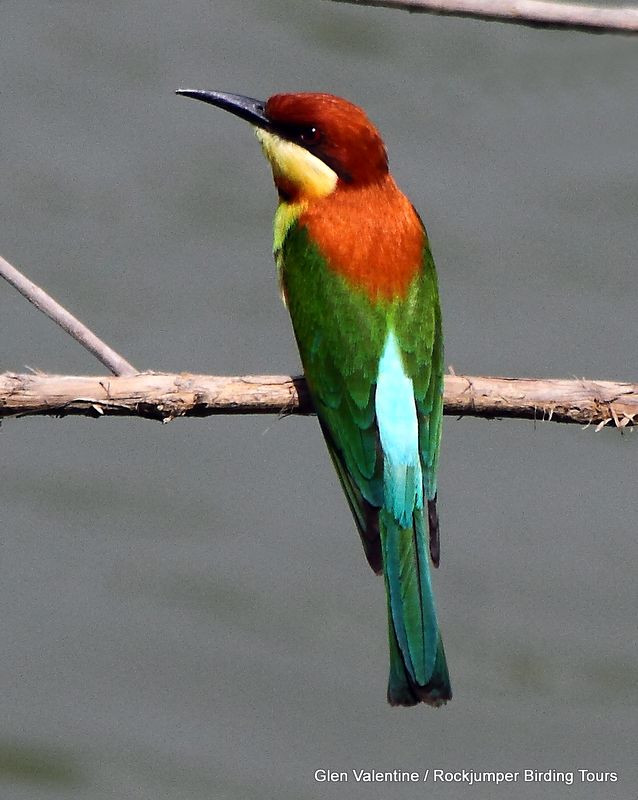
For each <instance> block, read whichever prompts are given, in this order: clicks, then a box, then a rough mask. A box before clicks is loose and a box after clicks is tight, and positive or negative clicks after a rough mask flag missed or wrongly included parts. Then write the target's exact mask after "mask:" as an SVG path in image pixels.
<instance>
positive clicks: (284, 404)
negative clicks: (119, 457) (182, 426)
mask: <svg viewBox="0 0 638 800" xmlns="http://www.w3.org/2000/svg"><path fill="white" fill-rule="evenodd" d="M444 399H445V413H446V414H451V415H456V416H472V417H484V418H493V417H512V418H517V419H533V420H538V421H541V420H547V421H549V420H553V421H554V422H569V423H577V424H580V425H590V424H591V425H596V426H597V427H598V428H600V427H603V426H605V425H607V424H610V425H611V426H612V427H619V428H624V427H628V426H632V425H638V384H630V383H614V382H611V381H587V380H538V379H532V378H523V379H520V378H487V377H470V376H463V375H446V376H445V398H444ZM312 413H313V407H312V402H311V400H310V396H309V394H308V390H307V387H306V382H305V380H304V379H303V378H291V377H289V376H286V375H282V376H278V375H271V376H263V375H250V376H245V377H219V376H212V375H191V374H188V373H183V374H180V375H163V374H142V375H134V376H130V377H129V376H125V377H118V378H111V377H91V376H72V375H14V374H10V373H6V374H4V375H0V418H2V417H5V418H6V417H15V416H26V415H51V416H60V417H61V416H67V415H83V416H92V417H101V416H135V417H146V418H149V419H156V420H161V421H163V422H168V421H170V420H172V419H174V418H176V417H206V416H210V415H213V414H312Z"/></svg>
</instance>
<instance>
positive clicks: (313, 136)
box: [299, 125, 321, 147]
mask: <svg viewBox="0 0 638 800" xmlns="http://www.w3.org/2000/svg"><path fill="white" fill-rule="evenodd" d="M299 141H300V142H301V143H302V144H303V145H306V147H308V146H311V145H317V144H319V142H320V141H321V131H320V130H319V128H317V127H316V126H315V125H309V126H308V127H307V128H302V129H301V130H300V131H299Z"/></svg>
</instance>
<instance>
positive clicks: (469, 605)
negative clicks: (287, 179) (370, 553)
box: [0, 0, 638, 800]
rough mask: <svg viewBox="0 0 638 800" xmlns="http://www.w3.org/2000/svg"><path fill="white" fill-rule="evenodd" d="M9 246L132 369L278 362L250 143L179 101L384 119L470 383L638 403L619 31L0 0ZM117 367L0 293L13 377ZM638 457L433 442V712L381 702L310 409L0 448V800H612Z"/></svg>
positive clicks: (305, 9) (349, 542)
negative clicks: (442, 663) (448, 777)
mask: <svg viewBox="0 0 638 800" xmlns="http://www.w3.org/2000/svg"><path fill="white" fill-rule="evenodd" d="M0 44H1V47H0V74H1V75H2V79H1V84H0V100H1V104H2V112H1V115H0V135H1V142H2V158H1V160H0V182H1V183H0V185H1V187H2V191H1V193H0V234H1V235H0V252H2V254H3V255H4V256H5V257H6V258H8V259H9V260H10V261H12V262H14V263H15V264H16V265H17V266H19V267H21V268H22V269H23V270H24V271H25V272H26V274H27V275H28V276H29V277H30V278H32V279H33V280H35V281H36V282H38V283H40V284H41V285H42V286H43V287H45V288H46V289H47V290H48V291H49V292H51V294H53V296H54V297H56V298H57V299H59V300H60V301H61V302H62V303H63V304H65V305H66V306H67V307H68V308H69V309H70V310H72V311H74V312H75V313H77V314H78V316H80V317H81V318H82V319H83V320H84V321H85V322H86V323H88V324H89V325H90V326H91V327H92V328H93V329H94V330H95V331H96V332H97V333H98V334H99V335H102V336H103V337H104V338H105V339H106V340H107V341H108V342H109V343H110V344H111V345H112V346H113V347H115V348H116V349H117V350H119V351H120V352H121V353H122V354H123V355H125V356H126V357H127V358H128V359H129V360H130V361H132V362H133V364H135V365H136V366H137V367H138V368H139V369H156V370H162V371H196V372H203V373H214V374H245V373H278V374H281V373H296V372H298V371H299V369H300V367H299V361H298V356H297V353H296V349H295V345H294V341H293V338H292V334H291V329H290V326H289V321H288V318H287V314H286V312H285V310H284V308H283V307H282V305H281V303H280V302H279V298H278V291H277V286H276V279H275V273H274V266H273V264H272V259H271V255H270V250H271V225H272V215H273V211H274V207H275V192H274V189H273V186H272V181H271V176H270V172H269V169H268V166H267V164H266V163H265V161H264V160H263V158H262V156H261V154H260V152H259V148H258V145H257V143H256V142H255V140H254V137H253V136H252V134H251V132H250V130H249V129H248V127H247V126H246V125H245V124H243V123H241V122H240V121H239V120H237V119H235V118H233V117H231V116H230V115H227V114H224V113H223V112H221V111H218V110H215V109H213V108H211V107H207V106H205V105H203V104H197V103H195V102H192V101H191V100H187V99H185V98H180V97H176V96H175V95H174V90H175V89H176V88H178V87H180V86H186V87H191V88H208V89H221V90H226V91H234V92H239V93H244V94H248V95H251V96H254V97H267V96H268V95H270V94H272V93H274V92H277V91H296V90H322V91H330V92H334V93H336V94H340V95H344V96H345V97H347V98H349V99H351V100H353V101H355V102H357V103H359V104H360V105H362V106H363V107H365V108H366V110H367V111H368V113H369V115H370V117H371V118H372V119H373V120H374V121H375V123H376V124H377V125H378V127H379V128H380V130H381V132H382V134H383V136H384V138H385V140H386V143H387V145H388V149H389V153H390V162H391V168H392V170H393V172H394V174H395V177H396V178H397V180H398V182H399V184H400V185H401V186H402V187H403V188H404V189H405V190H406V192H407V193H408V194H409V196H410V197H411V199H412V200H413V201H414V203H415V205H416V206H417V208H418V209H419V210H420V211H421V213H422V215H423V217H424V219H425V222H426V225H427V227H428V230H429V233H430V238H431V241H432V245H433V250H434V255H435V259H436V261H437V265H438V270H439V276H440V282H441V291H442V300H443V307H444V315H445V328H446V337H447V338H446V341H447V353H446V360H447V363H448V364H449V365H452V366H453V367H454V369H455V370H456V372H457V373H463V372H464V373H468V374H498V375H512V376H544V377H587V378H609V379H619V380H633V381H636V380H638V372H637V369H636V331H635V325H636V307H637V301H636V294H637V291H638V290H637V284H636V244H637V242H636V227H637V217H638V151H637V147H636V142H637V139H636V130H637V127H638V100H637V96H636V75H637V74H638V45H637V43H636V40H635V39H630V38H623V37H613V36H592V35H586V34H582V33H565V32H563V33H560V32H551V31H540V30H532V29H524V28H518V27H512V26H506V25H500V24H494V23H491V24H489V23H483V22H473V21H467V20H460V19H444V18H436V17H432V16H410V15H408V14H406V13H403V12H399V11H388V10H380V9H378V10H375V9H372V8H355V7H352V6H343V5H338V4H333V3H329V2H318V0H308V2H305V3H299V2H296V0H278V1H275V0H265V1H262V2H256V1H255V0H246V2H242V3H237V2H233V0H216V2H213V3H211V2H201V1H199V0H188V1H187V2H182V3H171V2H166V1H165V0H152V1H151V0H140V2H137V3H128V2H123V1H122V0H112V1H111V2H109V3H96V2H89V3H78V2H74V0H57V2H55V3H44V2H39V3H24V2H17V1H14V0H5V1H4V2H3V3H2V5H1V6H0ZM26 367H31V368H34V369H40V370H43V371H46V372H51V373H70V374H82V373H92V374H103V373H104V372H105V370H104V368H103V367H101V365H99V364H98V363H97V362H95V361H94V360H93V359H92V358H91V357H90V356H89V355H88V354H87V353H86V352H84V351H83V350H82V349H81V348H80V347H79V346H78V345H77V344H75V343H74V342H73V341H72V340H71V339H70V338H69V337H67V336H66V335H65V334H63V333H62V332H61V331H60V330H58V329H57V328H56V327H55V326H54V325H53V324H52V323H50V322H49V321H48V320H47V319H45V318H44V317H43V316H42V315H41V314H39V313H38V312H37V311H36V310H35V309H33V308H32V307H31V306H30V305H29V304H28V303H26V301H24V300H23V299H22V298H21V297H20V296H19V295H18V294H17V293H16V292H15V291H14V290H13V289H12V288H10V287H9V286H8V285H5V284H4V283H0V370H12V371H23V370H24V369H25V368H26ZM637 436H638V434H631V433H629V432H626V433H625V434H624V435H621V434H620V433H618V432H617V431H612V430H607V429H605V430H603V431H602V432H600V433H594V430H593V428H589V429H586V430H581V429H579V428H578V427H572V426H564V425H554V424H541V423H539V424H537V425H534V424H533V423H528V422H514V421H495V422H487V421H481V420H470V419H463V420H457V419H452V418H448V419H447V420H446V426H445V433H444V452H443V458H442V466H441V486H440V492H439V498H440V503H439V505H440V509H441V518H442V543H443V545H442V546H443V553H442V561H441V568H440V570H439V571H438V573H437V574H436V576H435V581H436V592H437V596H438V605H439V611H440V617H441V621H442V626H443V631H444V638H445V643H446V649H447V653H448V660H449V664H450V670H451V674H452V681H453V688H454V693H455V696H454V700H453V702H452V703H451V704H450V705H449V706H448V707H446V708H444V709H440V710H438V711H433V710H431V709H428V708H424V707H420V708H415V709H411V710H410V709H408V710H397V709H391V708H389V707H388V706H386V702H385V689H386V679H387V657H388V656H387V644H386V621H385V601H384V593H383V585H382V581H381V580H379V579H376V578H375V577H374V575H373V574H372V572H371V571H370V570H369V568H368V566H367V564H366V562H365V559H364V557H363V553H362V552H361V546H360V543H359V540H358V536H357V534H356V532H355V529H354V525H353V522H352V520H351V518H350V515H349V512H348V509H347V507H346V503H345V501H344V499H343V497H342V494H341V490H340V488H339V486H338V482H337V480H336V478H335V475H334V474H333V470H332V466H331V464H330V463H329V459H328V457H327V454H326V451H325V448H324V445H323V442H322V439H321V436H320V433H319V429H318V426H317V424H316V421H315V420H313V419H292V418H289V419H285V420H277V419H276V418H274V417H252V418H251V417H242V418H224V417H220V418H216V419H212V418H211V419H207V420H188V421H186V420H181V421H176V422H173V423H172V424H170V425H167V426H161V425H159V424H156V423H152V422H148V421H142V420H121V419H104V420H100V421H99V422H95V421H90V420H83V419H79V418H78V419H67V420H61V421H60V420H53V419H25V420H20V421H9V422H6V423H5V424H4V425H3V427H2V430H1V432H0V446H1V452H2V468H1V470H2V472H1V480H0V521H1V534H2V536H1V544H0V608H1V612H0V642H1V651H2V655H1V657H0V797H2V798H3V800H4V798H7V800H23V798H24V799H25V800H26V799H27V798H29V800H30V799H31V798H43V799H44V800H54V799H56V800H57V799H58V798H59V799H60V800H62V799H64V800H75V798H82V800H102V799H103V798H112V797H124V798H135V799H136V800H137V799H138V798H139V800H142V799H144V800H146V799H147V798H148V800H160V799H163V798H181V799H183V800H191V799H192V800H199V799H200V798H211V797H214V798H220V800H225V799H226V798H228V800H234V798H237V799H238V800H239V799H241V800H252V798H260V799H262V800H263V799H266V800H270V798H273V799H274V798H277V800H288V798H290V799H291V800H293V799H294V800H301V799H303V800H306V799H307V800H313V799H315V798H324V797H339V796H341V797H348V798H355V799H356V798H368V799H377V798H378V800H382V799H383V798H387V797H389V796H392V797H397V798H404V797H405V798H421V797H426V796H427V797H429V798H435V799H436V798H459V797H460V798H462V797H470V796H471V797H472V798H478V799H479V800H480V799H482V798H493V797H494V798H496V797H503V798H506V797H512V796H517V797H518V796H520V797H529V798H553V797H556V796H563V795H564V793H566V791H568V790H565V789H563V788H562V786H557V785H556V784H544V785H543V784H533V785H532V784H530V785H523V784H520V783H519V784H518V785H517V786H516V787H515V789H512V788H511V786H509V787H506V786H501V787H499V788H496V787H493V786H489V785H488V786H485V785H477V786H474V787H469V786H467V785H464V786H458V785H457V786H450V785H441V784H437V785H433V784H431V783H429V784H427V785H426V784H421V785H413V784H412V785H405V784H401V785H392V786H388V785H383V784H380V785H379V784H377V785H361V784H354V783H353V782H350V783H349V784H348V785H347V786H346V785H344V784H320V783H316V782H315V780H314V779H313V773H314V771H315V770H316V769H334V770H350V769H353V768H356V769H362V768H374V769H381V770H388V769H395V768H396V769H406V770H422V769H425V768H428V767H429V768H431V769H433V768H444V769H463V768H465V769H476V770H521V769H540V770H548V769H558V770H578V769H591V770H608V771H616V772H617V773H618V775H619V782H617V783H615V784H604V785H601V784H584V785H580V786H579V787H578V788H577V789H573V790H572V791H575V796H578V797H580V798H629V797H634V795H635V789H636V786H637V785H638V774H637V768H636V759H635V742H636V738H637V736H638V725H637V719H636V705H635V704H636V700H637V695H638V655H637V652H636V633H637V631H636V626H637V623H636V594H637V593H636V577H635V572H636V568H635V562H636V556H637V554H638V553H637V545H636V517H637V511H638V508H637V502H638V501H637V493H636V474H637V473H636V460H637V448H638V438H637Z"/></svg>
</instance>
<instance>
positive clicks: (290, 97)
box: [178, 89, 388, 200]
mask: <svg viewBox="0 0 638 800" xmlns="http://www.w3.org/2000/svg"><path fill="white" fill-rule="evenodd" d="M178 94H182V95H185V96H186V97H192V98H194V99H196V100H202V101H204V102H205V103H210V104H211V105H214V106H218V107H219V108H223V109H225V110H226V111H230V112H231V114H235V115H236V116H238V117H241V118H242V119H244V120H246V121H247V122H250V123H251V124H252V125H254V126H255V129H256V134H257V138H258V139H259V141H260V142H261V145H262V148H263V150H264V153H265V155H266V157H267V158H268V160H269V161H270V164H271V166H272V170H273V175H274V178H275V183H276V184H277V188H278V190H279V193H280V196H281V197H282V199H283V200H296V199H303V198H317V197H325V196H326V195H328V194H331V193H332V192H333V191H334V190H335V189H336V188H337V187H340V188H343V189H348V188H357V187H361V186H367V185H370V184H372V183H376V182H379V181H381V180H383V178H384V177H385V176H387V174H388V159H387V155H386V150H385V146H384V144H383V140H382V139H381V136H380V135H379V133H378V131H377V129H376V128H375V127H374V125H373V124H372V123H371V122H370V120H369V119H368V118H367V116H366V115H365V113H364V112H363V111H362V110H361V109H360V108H359V107H358V106H355V105H354V104H353V103H349V102H348V101H347V100H343V99H342V98H340V97H335V96H334V95H331V94H319V93H311V92H307V93H299V94H275V95H273V96H272V97H271V98H270V99H269V100H267V101H266V102H263V101H261V100H255V99H253V98H250V97H243V96H242V95H237V94H227V93H225V92H207V91H199V90H190V89H180V90H178Z"/></svg>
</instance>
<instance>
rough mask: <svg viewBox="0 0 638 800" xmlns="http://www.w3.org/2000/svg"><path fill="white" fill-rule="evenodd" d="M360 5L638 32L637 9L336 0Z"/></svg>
mask: <svg viewBox="0 0 638 800" xmlns="http://www.w3.org/2000/svg"><path fill="white" fill-rule="evenodd" d="M333 2H337V3H350V4H353V5H358V6H381V7H383V8H398V9H402V10H404V11H411V12H413V13H423V14H442V15H446V16H454V17H472V18H474V19H483V20H490V21H495V22H513V23H515V24H517V25H529V26H532V27H534V28H564V29H567V30H577V31H585V32H587V33H624V34H636V33H638V8H632V7H631V6H617V7H613V6H591V5H584V4H580V3H578V4H577V3H553V2H544V0H333Z"/></svg>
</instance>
